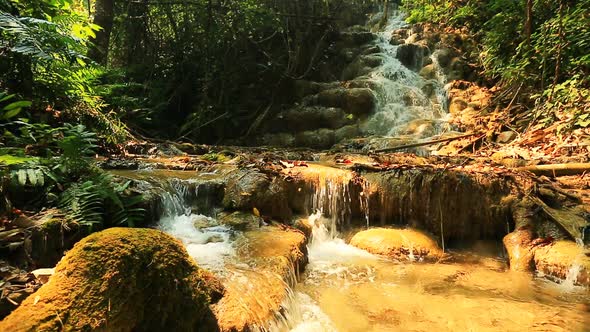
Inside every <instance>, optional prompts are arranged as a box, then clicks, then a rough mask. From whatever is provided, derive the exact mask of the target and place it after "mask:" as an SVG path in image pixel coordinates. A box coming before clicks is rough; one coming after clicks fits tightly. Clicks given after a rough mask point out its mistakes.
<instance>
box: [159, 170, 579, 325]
mask: <svg viewBox="0 0 590 332" xmlns="http://www.w3.org/2000/svg"><path fill="white" fill-rule="evenodd" d="M344 188H345V186H338V185H337V183H336V182H335V180H334V179H331V180H329V181H327V180H326V181H325V182H323V184H321V185H320V187H318V188H317V189H316V192H315V193H311V194H312V197H311V200H310V202H311V203H310V204H311V205H310V209H314V208H318V211H317V212H315V213H313V214H311V215H310V216H309V217H308V218H307V221H308V223H309V224H310V225H312V226H313V229H312V235H311V239H310V241H309V243H308V248H307V249H308V258H309V263H308V265H307V267H306V269H305V272H304V273H303V274H302V275H301V276H300V278H299V281H298V282H295V281H293V283H291V284H290V285H289V283H285V284H284V286H285V287H288V291H287V293H286V294H287V297H286V298H285V300H284V302H283V305H282V307H283V309H282V310H281V313H280V314H278V315H277V319H275V320H271V321H269V322H268V324H267V325H266V326H256V327H255V330H259V331H281V332H283V331H285V332H286V331H297V332H312V331H313V332H322V331H326V332H327V331H351V332H352V331H433V330H435V331H588V330H589V327H590V325H589V324H590V313H589V312H588V290H587V289H585V288H582V287H577V286H574V285H573V283H572V282H571V281H568V280H565V281H562V282H561V283H560V282H557V283H556V282H551V281H548V280H546V279H544V278H531V275H529V274H520V273H514V272H510V271H509V270H507V267H506V263H505V260H504V259H503V258H501V257H499V256H494V255H478V254H477V253H473V252H467V253H465V252H463V253H460V254H458V256H460V257H463V258H464V259H463V260H459V261H465V263H460V262H459V263H457V262H455V263H436V264H426V263H420V262H396V261H392V260H389V259H384V258H382V257H378V256H375V255H372V254H370V253H368V252H366V251H363V250H361V249H358V248H356V247H353V246H351V245H349V244H347V243H346V241H345V236H343V235H342V234H341V232H340V230H341V229H342V227H343V226H344V225H346V222H345V221H344V220H343V219H342V218H345V217H346V214H345V213H344V214H343V213H340V212H341V211H340V210H342V203H343V202H350V200H351V199H357V198H351V197H350V194H349V193H348V192H346V191H345V190H344ZM183 190H185V189H178V190H177V191H178V192H177V193H171V194H170V195H167V196H165V198H164V204H165V206H166V208H165V213H164V216H163V217H162V218H161V220H160V222H159V226H160V228H161V229H163V230H164V231H166V232H168V233H169V234H171V235H173V236H175V237H177V238H179V239H180V240H182V242H183V243H184V244H185V245H186V247H187V251H188V252H189V254H190V255H191V256H192V257H193V258H194V259H195V260H196V261H197V263H198V264H199V265H200V266H202V267H205V268H207V269H209V270H211V271H213V272H215V273H216V274H217V275H218V276H220V277H221V278H222V280H229V279H228V278H232V279H233V280H235V279H236V278H238V279H239V280H240V281H241V282H242V283H243V284H242V286H240V287H243V288H242V290H238V291H244V290H245V289H248V291H251V292H254V293H256V292H260V293H256V294H254V295H253V296H255V297H258V298H260V299H261V301H264V298H265V294H264V293H263V292H264V291H263V290H256V289H252V287H251V286H252V285H254V284H256V282H258V281H255V279H256V278H259V277H264V278H266V277H267V276H265V275H264V274H258V273H257V271H256V268H255V267H248V266H247V264H245V263H244V262H241V261H240V259H241V258H240V257H238V256H239V255H237V254H236V253H237V252H238V251H240V250H241V249H243V248H240V246H242V245H243V242H240V241H238V239H239V238H240V236H241V235H240V234H241V232H239V231H236V230H232V229H231V228H230V227H227V226H219V225H217V223H216V222H215V219H213V218H211V217H208V216H205V215H200V214H198V213H196V212H195V211H192V210H191V209H190V208H189V207H188V206H187V205H186V200H185V199H183V197H185V196H186V195H187V193H186V192H183ZM183 204H184V208H180V207H182V206H183ZM322 210H324V211H327V212H328V213H331V214H332V216H331V217H329V218H326V217H324V216H322V212H321V211H322ZM210 225H215V226H210ZM253 282H254V283H253ZM264 283H266V282H263V284H264Z"/></svg>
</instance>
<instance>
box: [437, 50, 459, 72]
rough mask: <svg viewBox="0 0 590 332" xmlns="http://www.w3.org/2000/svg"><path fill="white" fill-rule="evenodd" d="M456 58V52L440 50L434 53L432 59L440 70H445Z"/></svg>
mask: <svg viewBox="0 0 590 332" xmlns="http://www.w3.org/2000/svg"><path fill="white" fill-rule="evenodd" d="M456 56H457V52H456V51H455V50H453V49H450V48H442V49H439V50H437V51H436V52H434V57H435V59H436V61H437V62H438V64H439V66H441V67H442V68H447V67H449V66H450V65H451V60H453V58H455V57H456Z"/></svg>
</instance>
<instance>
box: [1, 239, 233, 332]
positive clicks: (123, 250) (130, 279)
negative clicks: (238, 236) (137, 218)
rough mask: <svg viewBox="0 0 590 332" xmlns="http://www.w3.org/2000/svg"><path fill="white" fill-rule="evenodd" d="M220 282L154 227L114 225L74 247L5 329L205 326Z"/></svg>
mask: <svg viewBox="0 0 590 332" xmlns="http://www.w3.org/2000/svg"><path fill="white" fill-rule="evenodd" d="M222 292H223V288H222V286H221V284H220V283H219V281H217V279H215V278H214V277H213V276H212V275H210V274H209V273H208V272H206V271H205V270H202V269H200V268H199V267H198V266H197V265H195V263H194V262H193V260H192V259H191V258H190V257H189V256H188V254H187V252H186V250H185V249H184V247H183V246H182V245H181V244H180V243H179V242H177V241H176V240H175V239H173V238H172V237H170V236H169V235H166V234H164V233H163V232H160V231H157V230H152V229H130V228H111V229H108V230H106V231H103V232H99V233H95V234H92V235H90V236H88V237H86V238H84V239H83V240H82V241H80V242H79V243H78V244H76V245H75V246H74V248H73V249H72V250H70V251H69V252H68V253H67V255H66V256H65V257H64V258H63V259H62V260H61V261H60V263H59V264H58V265H57V267H56V269H55V274H54V275H53V276H52V277H51V279H50V280H49V282H48V283H47V284H45V285H44V286H43V287H41V288H40V289H39V291H37V292H36V293H34V294H32V295H31V296H29V297H28V298H27V299H26V300H25V301H24V302H23V303H22V305H21V306H20V307H19V308H18V309H16V310H15V311H14V312H13V313H12V314H11V315H10V316H8V317H7V318H6V319H4V320H3V321H2V322H0V330H1V331H64V330H65V331H97V330H99V331H163V330H174V331H196V330H199V331H208V330H215V329H216V328H217V326H216V323H215V322H214V320H212V315H211V314H212V313H211V311H210V309H209V304H210V303H212V302H216V301H217V300H219V298H220V297H221V294H222Z"/></svg>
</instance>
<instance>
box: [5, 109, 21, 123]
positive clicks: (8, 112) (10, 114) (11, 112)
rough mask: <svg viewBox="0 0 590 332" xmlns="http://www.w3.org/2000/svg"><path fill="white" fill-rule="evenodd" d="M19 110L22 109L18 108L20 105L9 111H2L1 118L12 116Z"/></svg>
mask: <svg viewBox="0 0 590 332" xmlns="http://www.w3.org/2000/svg"><path fill="white" fill-rule="evenodd" d="M20 111H22V108H20V107H19V108H14V109H11V110H10V111H7V112H6V113H4V114H3V115H2V119H4V120H8V119H10V118H13V117H15V116H17V115H18V113H20Z"/></svg>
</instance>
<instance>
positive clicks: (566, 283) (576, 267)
mask: <svg viewBox="0 0 590 332" xmlns="http://www.w3.org/2000/svg"><path fill="white" fill-rule="evenodd" d="M581 271H582V266H581V265H580V264H572V266H571V267H570V269H569V270H568V272H567V275H566V277H565V279H564V280H563V281H562V282H561V287H563V288H564V289H565V290H566V291H567V290H574V289H576V288H578V287H579V286H576V282H577V281H578V276H579V275H580V272H581Z"/></svg>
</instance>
